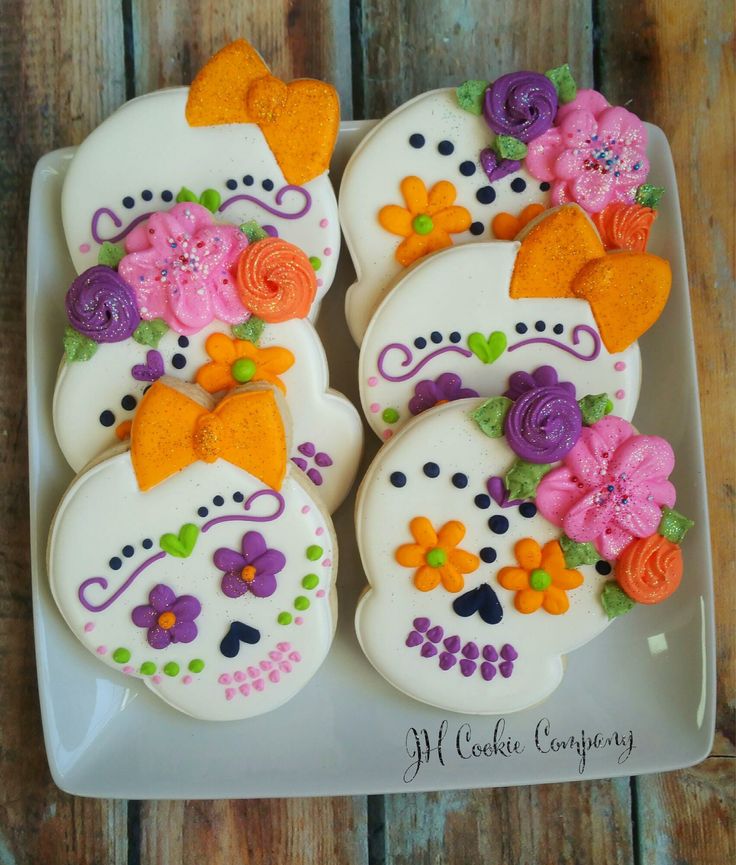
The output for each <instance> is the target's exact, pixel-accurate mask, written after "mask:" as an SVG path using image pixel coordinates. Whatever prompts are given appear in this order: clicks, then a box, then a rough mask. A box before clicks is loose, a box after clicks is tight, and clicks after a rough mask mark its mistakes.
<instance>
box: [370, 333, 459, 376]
mask: <svg viewBox="0 0 736 865" xmlns="http://www.w3.org/2000/svg"><path fill="white" fill-rule="evenodd" d="M392 351H398V352H401V354H403V355H404V359H403V360H402V361H401V364H400V366H404V367H406V366H409V365H410V364H411V363H412V362H413V360H414V355H413V353H412V350H411V349H410V348H409V346H407V345H404V344H403V343H401V342H392V343H389V344H388V345H387V346H385V347H384V348H382V349H381V353H380V354H379V355H378V371H379V373H380V374H381V377H382V378H384V379H385V380H386V381H408V380H409V379H410V378H413V377H414V376H415V375H416V374H417V373H418V372H419V370H420V369H423V368H424V367H425V366H426V365H427V364H428V363H429V362H430V360H434V358H436V357H439V356H440V355H441V354H445V353H446V352H455V353H457V354H461V355H462V356H463V357H472V355H473V352H472V351H468V349H466V348H461V347H460V346H459V345H446V346H443V347H442V348H438V349H435V350H434V351H433V352H430V353H429V354H428V355H427V356H426V357H423V358H422V359H421V360H420V361H419V363H417V364H416V366H414V367H412V369H410V370H409V371H408V372H406V373H404V374H403V375H391V373H389V372H386V369H385V368H384V363H385V361H386V356H387V355H388V354H389V353H390V352H392Z"/></svg>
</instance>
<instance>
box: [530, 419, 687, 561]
mask: <svg viewBox="0 0 736 865" xmlns="http://www.w3.org/2000/svg"><path fill="white" fill-rule="evenodd" d="M674 466H675V455H674V453H673V452H672V448H671V447H670V445H669V444H668V443H667V442H666V441H665V440H664V439H662V438H659V436H644V435H638V434H637V432H636V430H635V429H634V427H632V426H631V424H630V423H627V422H626V421H625V420H622V419H621V418H618V417H612V416H610V415H609V416H608V417H604V418H602V419H601V420H599V421H598V422H597V423H595V424H593V425H592V426H590V427H584V428H583V431H582V433H581V434H580V438H579V439H578V442H577V444H576V445H575V447H573V449H572V450H571V451H570V452H569V453H568V454H567V456H566V457H565V459H564V460H563V464H562V466H560V467H559V468H556V469H553V470H552V471H551V472H549V473H548V474H547V475H545V476H544V478H542V481H541V482H540V484H539V487H538V488H537V496H536V504H537V508H538V509H539V512H540V513H541V514H542V516H543V517H545V518H546V519H548V520H549V521H550V522H552V523H554V524H555V525H558V526H562V527H563V529H564V530H565V534H567V536H568V537H569V538H572V540H574V541H578V542H579V543H583V542H585V541H592V542H593V543H594V544H595V547H596V549H597V550H598V552H599V553H600V554H601V555H602V556H603V557H604V558H606V559H615V558H617V557H618V556H619V555H620V553H621V552H622V551H623V550H624V548H625V547H626V546H628V544H629V543H631V541H632V540H634V538H646V537H648V536H649V535H652V534H654V532H656V531H657V528H658V527H659V522H660V520H661V519H662V505H667V506H668V507H672V506H673V505H674V503H675V488H674V486H673V485H672V484H671V483H670V482H669V481H668V480H667V478H668V477H669V475H670V473H671V472H672V469H673V468H674Z"/></svg>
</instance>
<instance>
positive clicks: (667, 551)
mask: <svg viewBox="0 0 736 865" xmlns="http://www.w3.org/2000/svg"><path fill="white" fill-rule="evenodd" d="M682 569H683V565H682V550H681V549H680V548H679V546H678V545H677V544H673V543H672V541H670V540H668V539H667V538H663V537H662V536H661V535H656V534H655V535H650V537H648V538H637V539H636V540H635V541H632V542H631V543H630V544H629V545H628V547H626V549H625V550H624V551H623V552H622V553H621V555H620V556H619V559H618V561H617V562H616V579H617V581H618V584H619V586H621V588H622V589H623V590H624V592H626V594H627V595H628V596H629V597H630V598H631V599H632V600H634V601H638V602H639V603H640V604H658V603H659V602H660V601H664V600H665V598H669V596H670V595H671V594H672V593H673V592H674V591H675V589H676V588H677V587H678V586H679V585H680V580H681V579H682Z"/></svg>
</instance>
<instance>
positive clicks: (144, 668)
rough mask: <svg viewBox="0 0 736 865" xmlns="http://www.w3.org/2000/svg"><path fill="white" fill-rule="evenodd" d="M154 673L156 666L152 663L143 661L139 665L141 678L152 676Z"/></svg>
mask: <svg viewBox="0 0 736 865" xmlns="http://www.w3.org/2000/svg"><path fill="white" fill-rule="evenodd" d="M155 672H156V665H155V664H154V663H153V661H144V662H143V663H142V664H141V676H152V675H153V674H154V673H155Z"/></svg>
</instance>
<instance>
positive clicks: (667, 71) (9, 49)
mask: <svg viewBox="0 0 736 865" xmlns="http://www.w3.org/2000/svg"><path fill="white" fill-rule="evenodd" d="M159 7H160V8H159ZM0 10H1V12H2V14H1V15H0V80H1V82H2V87H1V88H0V148H1V150H0V177H1V178H2V181H1V183H0V195H1V196H2V197H1V199H0V201H1V205H0V226H1V229H0V232H1V233H0V275H1V277H2V280H1V281H0V303H1V307H0V310H1V320H2V339H1V340H0V357H1V359H2V366H1V367H0V369H1V370H2V382H3V383H4V384H3V386H2V387H3V390H2V396H1V397H0V418H1V419H2V425H1V430H0V478H1V479H2V483H1V485H0V496H1V499H0V502H1V504H0V508H1V510H0V539H1V540H0V663H1V664H2V676H0V863H2V865H10V863H17V865H21V863H33V865H56V863H65V865H66V863H70V865H82V863H105V865H107V863H114V865H123V863H147V865H148V863H164V865H168V863H179V862H181V863H186V865H189V863H191V865H195V863H197V865H199V863H208V865H215V863H220V862H223V863H232V865H235V863H241V862H248V863H285V865H297V863H320V865H365V863H373V865H378V863H384V862H385V863H391V865H399V863H401V865H404V863H406V865H409V863H411V865H423V863H433V865H439V863H443V865H445V863H458V865H473V863H481V862H483V863H491V862H492V863H547V862H560V863H563V862H564V863H567V862H570V863H572V862H574V863H595V865H604V863H617V865H628V863H631V865H634V863H636V865H648V863H656V865H669V863H675V862H676V863H693V865H704V863H718V865H720V863H724V862H727V861H733V857H734V856H735V855H736V852H735V851H734V837H733V825H734V823H733V805H734V769H735V768H736V760H735V759H734V757H736V745H735V740H734V708H733V707H734V698H735V696H736V687H735V683H734V669H735V668H734V623H735V621H736V615H735V613H736V611H735V599H736V590H735V589H734V585H735V582H734V577H735V576H736V568H735V567H734V544H733V534H734V532H733V529H734V520H733V511H734V498H735V494H734V489H735V486H736V478H735V472H734V449H733V429H734V420H735V419H736V418H735V417H734V411H733V407H732V405H733V401H734V398H735V397H736V392H735V389H734V372H733V364H732V363H731V355H732V351H733V345H734V339H733V334H734V300H733V298H734V294H733V292H734V280H733V267H734V226H733V213H734V110H735V109H736V106H735V105H734V88H735V86H736V78H735V76H734V55H733V38H734V30H733V27H734V17H733V10H732V8H731V4H730V3H726V2H721V0H694V2H690V3H686V2H681V3H677V2H674V0H641V2H634V0H569V2H562V0H526V2H525V0H485V2H484V0H463V2H460V0H455V2H449V0H446V2H442V0H423V2H409V0H350V2H348V0H321V2H318V0H315V2H311V3H310V2H287V0H260V2H255V3H252V2H240V3H237V2H234V0H233V2H229V0H211V2H208V0H192V2H191V3H186V2H184V0H167V2H165V3H161V4H158V3H156V2H155V0H122V2H120V3H118V2H112V0H109V2H105V0H99V2H98V3H97V4H95V3H93V2H92V0H88V2H85V0H57V2H55V3H49V2H48V0H45V2H42V0H3V3H2V6H1V7H0ZM236 36H245V37H247V38H248V39H250V40H251V41H252V42H253V43H254V44H255V45H256V46H258V47H259V48H260V50H261V52H262V53H263V55H264V56H265V57H266V58H267V59H268V60H269V61H270V63H271V65H272V67H273V69H274V71H275V73H276V74H277V75H280V76H282V77H284V78H291V77H297V76H299V75H310V76H314V77H317V78H324V79H326V80H328V81H332V82H334V83H336V85H337V87H338V89H339V90H340V95H341V98H342V105H343V117H346V118H347V117H351V116H354V117H378V116H382V115H383V114H385V113H386V112H387V111H389V110H390V109H392V108H394V107H395V106H396V105H398V104H399V103H401V102H403V101H404V100H405V99H407V98H408V97H410V96H412V95H414V94H416V93H419V92H421V91H423V90H427V89H429V88H432V87H438V86H443V85H448V84H457V83H458V82H460V81H462V80H464V79H467V78H493V77H495V76H496V75H498V74H499V73H501V72H504V71H510V70H513V69H519V68H532V69H546V68H549V67H551V66H555V65H557V64H559V63H561V62H563V61H565V60H567V61H568V62H569V63H570V64H571V66H572V67H573V69H574V70H575V73H576V77H577V79H578V81H579V82H581V83H583V84H584V85H587V86H591V85H594V86H595V87H597V88H598V89H601V90H602V91H603V92H604V93H605V94H606V95H607V96H608V97H609V99H610V100H611V101H612V102H614V103H622V104H626V105H629V106H630V107H631V108H632V110H634V111H636V112H637V113H638V114H639V115H640V116H642V117H643V118H645V119H647V120H650V121H652V122H654V123H656V124H658V125H660V126H661V127H662V128H663V129H664V131H665V132H666V134H667V137H668V138H669V140H670V143H671V145H672V150H673V152H674V157H675V163H676V166H677V170H678V176H679V185H680V198H681V202H682V209H683V220H684V223H685V236H686V242H687V253H688V264H689V274H690V290H691V294H692V300H693V315H694V319H695V320H694V326H695V339H696V342H697V348H698V353H699V372H700V388H701V401H702V408H703V425H704V433H705V447H706V458H707V465H708V482H709V495H710V508H711V520H712V527H713V528H712V540H713V548H714V556H715V559H714V564H715V580H716V598H717V608H716V616H717V620H718V665H719V671H718V688H719V693H718V698H719V699H718V720H717V724H718V729H717V734H716V741H715V745H714V748H713V753H712V755H711V756H710V757H709V758H708V759H707V760H705V761H704V762H703V763H701V764H700V765H699V766H695V767H694V768H692V769H686V770H683V771H680V772H672V773H669V774H664V775H652V776H645V777H640V778H632V779H619V780H614V781H592V782H587V783H576V784H560V785H553V786H543V787H521V788H516V789H509V790H495V791H494V790H488V791H476V792H455V793H444V794H406V795H395V796H386V797H381V796H370V797H367V798H366V797H355V798H339V799H292V800H278V801H249V802H248V801H246V802H228V801H223V802H214V803H212V802H124V801H122V802H120V801H105V800H85V799H76V798H73V797H70V796H67V795H65V794H63V793H61V792H59V790H57V789H56V787H55V786H54V785H53V783H52V781H51V779H50V777H49V773H48V769H47V766H46V758H45V754H44V749H43V742H42V736H41V725H40V719H39V709H38V697H37V693H36V683H35V665H34V657H33V650H32V626H31V600H30V575H29V550H28V499H27V465H26V412H25V387H26V382H25V375H24V350H25V338H24V328H25V321H24V315H23V302H22V298H23V293H24V266H25V264H24V262H25V224H26V217H27V207H28V191H29V186H30V178H31V172H32V169H33V166H34V163H35V162H36V160H37V159H38V157H39V156H41V154H43V153H45V152H46V151H48V150H51V149H53V148H56V147H60V146H63V145H68V144H76V143H78V142H80V141H81V140H82V139H83V138H84V137H85V135H86V134H87V133H88V132H89V131H90V130H91V129H93V128H94V127H95V126H96V125H97V124H98V123H99V122H100V121H101V120H103V119H104V118H105V117H107V116H108V115H109V114H110V113H111V112H112V111H113V110H114V109H115V108H117V107H118V106H119V105H120V104H121V103H122V102H124V101H125V100H126V99H130V98H131V97H133V96H135V95H136V94H139V93H145V92H147V91H149V90H154V89H156V88H158V87H162V86H165V85H171V84H179V83H181V82H189V81H190V80H191V77H192V75H193V74H194V73H195V72H196V70H197V69H198V68H199V66H200V65H201V64H202V62H203V61H204V60H205V59H206V58H207V57H208V56H209V55H210V54H211V53H212V52H214V51H215V50H217V49H218V48H220V47H221V46H222V45H223V44H225V43H226V42H228V41H229V40H230V39H232V38H235V37H236Z"/></svg>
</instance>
